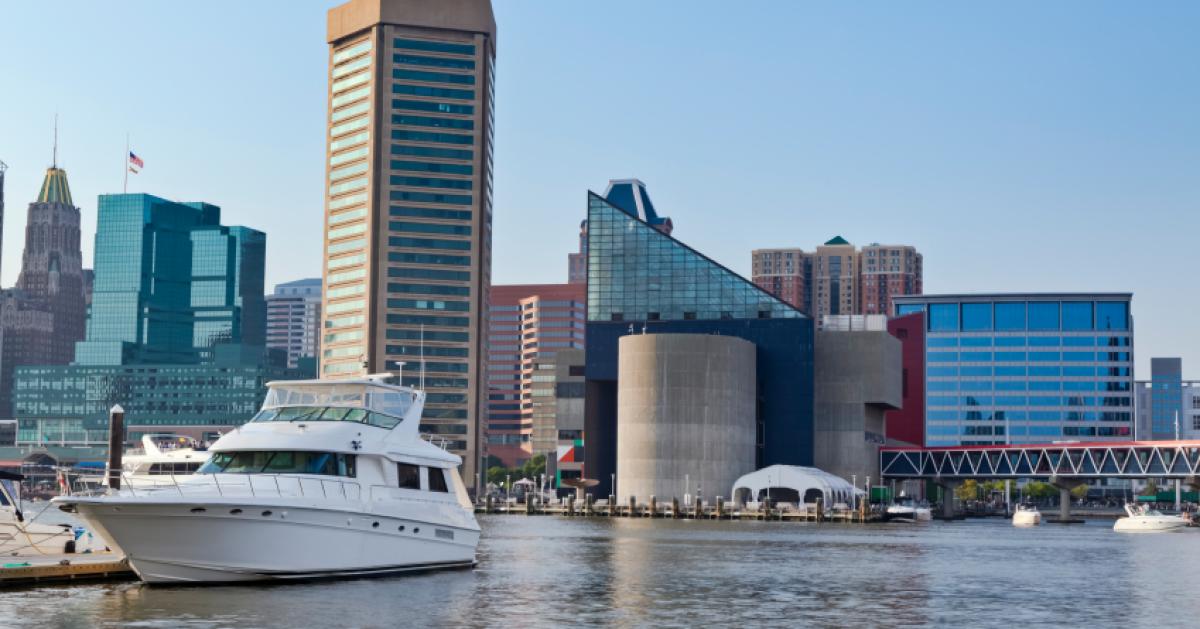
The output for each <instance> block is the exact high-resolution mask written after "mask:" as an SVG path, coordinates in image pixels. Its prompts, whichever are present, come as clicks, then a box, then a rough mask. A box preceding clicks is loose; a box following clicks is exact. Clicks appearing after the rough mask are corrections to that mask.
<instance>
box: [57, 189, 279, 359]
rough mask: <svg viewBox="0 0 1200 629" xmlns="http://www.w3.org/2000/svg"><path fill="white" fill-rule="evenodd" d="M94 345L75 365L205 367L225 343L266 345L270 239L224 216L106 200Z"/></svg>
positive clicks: (148, 199)
mask: <svg viewBox="0 0 1200 629" xmlns="http://www.w3.org/2000/svg"><path fill="white" fill-rule="evenodd" d="M97 217H98V218H97V228H96V253H95V258H96V259H95V273H96V278H95V284H94V286H93V289H92V306H91V310H90V312H89V313H88V325H87V337H86V340H84V341H81V342H80V343H78V344H77V345H76V348H75V364H81V365H123V364H138V363H184V364H187V363H196V362H200V361H202V360H205V359H206V358H208V357H209V356H210V354H211V352H212V348H213V347H214V346H215V345H218V344H222V343H245V344H247V345H263V344H264V343H265V329H266V301H265V298H264V296H263V281H264V279H263V278H264V268H265V264H266V234H264V233H263V232H260V231H258V230H254V229H250V228H247V227H227V226H224V225H221V224H220V219H221V209H220V208H219V207H217V206H215V205H211V204H208V203H199V202H197V203H176V202H173V201H167V200H165V199H161V198H158V197H155V196H153V195H149V194H108V195H101V196H100V202H99V208H98V212H97Z"/></svg>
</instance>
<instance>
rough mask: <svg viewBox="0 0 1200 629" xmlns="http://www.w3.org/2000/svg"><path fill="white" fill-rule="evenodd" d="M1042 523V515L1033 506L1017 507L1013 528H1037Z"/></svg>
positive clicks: (1013, 518)
mask: <svg viewBox="0 0 1200 629" xmlns="http://www.w3.org/2000/svg"><path fill="white" fill-rule="evenodd" d="M1041 523H1042V513H1041V512H1040V511H1038V508H1037V507H1035V506H1034V505H1031V504H1024V505H1017V510H1016V512H1014V513H1013V517H1012V525H1013V526H1037V525H1039V524H1041Z"/></svg>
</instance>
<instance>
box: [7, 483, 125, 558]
mask: <svg viewBox="0 0 1200 629" xmlns="http://www.w3.org/2000/svg"><path fill="white" fill-rule="evenodd" d="M21 480H22V476H21V475H20V474H14V473H11V472H3V471H0V556H10V555H13V554H18V555H35V554H58V553H74V552H85V551H90V550H98V549H99V548H102V547H103V543H100V542H98V541H97V540H96V539H95V538H94V536H93V535H91V534H90V533H89V532H88V531H86V530H85V529H83V528H82V527H79V526H75V525H74V524H72V523H69V522H62V523H57V524H50V523H44V522H37V521H36V520H35V519H34V518H35V517H37V516H40V515H41V513H38V514H35V515H30V514H28V513H26V512H25V510H24V509H23V508H22V502H21ZM56 513H57V512H56ZM93 546H96V547H97V548H93Z"/></svg>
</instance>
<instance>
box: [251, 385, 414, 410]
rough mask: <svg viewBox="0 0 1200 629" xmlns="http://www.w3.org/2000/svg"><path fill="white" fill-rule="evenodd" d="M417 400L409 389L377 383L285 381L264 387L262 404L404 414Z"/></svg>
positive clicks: (276, 406) (265, 406)
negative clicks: (336, 407) (333, 407)
mask: <svg viewBox="0 0 1200 629" xmlns="http://www.w3.org/2000/svg"><path fill="white" fill-rule="evenodd" d="M415 400H416V394H415V393H413V392H412V391H411V390H404V389H396V388H393V387H388V386H381V385H376V384H362V383H348V384H335V385H331V384H320V385H313V384H287V383H274V384H273V385H272V386H271V389H270V390H269V391H267V399H266V400H265V401H264V402H263V408H282V407H290V406H310V407H311V406H315V407H325V406H339V407H357V408H362V409H366V410H369V411H376V412H381V413H386V414H388V415H392V416H395V417H404V415H405V414H406V413H408V409H409V408H411V407H412V405H413V402H414V401H415Z"/></svg>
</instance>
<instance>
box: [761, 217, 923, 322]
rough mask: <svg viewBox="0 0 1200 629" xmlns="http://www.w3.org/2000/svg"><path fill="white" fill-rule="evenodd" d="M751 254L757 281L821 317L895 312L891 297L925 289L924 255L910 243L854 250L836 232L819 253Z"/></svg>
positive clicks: (764, 251) (780, 251) (769, 251)
mask: <svg viewBox="0 0 1200 629" xmlns="http://www.w3.org/2000/svg"><path fill="white" fill-rule="evenodd" d="M751 255H752V259H753V273H754V275H753V277H754V283H755V284H757V285H758V286H759V288H762V289H763V290H765V291H767V292H769V293H771V294H772V295H774V296H776V297H778V298H780V299H782V300H784V301H786V302H788V303H789V304H792V305H793V306H795V307H796V308H797V309H798V310H800V312H803V313H804V314H806V315H809V316H811V317H813V318H814V319H816V320H817V321H818V322H820V321H823V320H824V318H825V317H826V316H827V315H862V314H883V315H889V316H891V315H892V314H894V312H893V298H895V297H898V296H901V295H920V294H921V293H922V291H923V290H924V286H923V285H922V277H923V274H924V269H923V267H922V258H921V254H920V253H918V252H917V249H916V247H912V246H910V245H881V244H879V243H872V244H870V245H866V246H864V247H863V248H862V249H861V250H857V251H856V250H855V249H854V245H852V244H850V243H849V242H847V241H846V239H845V238H842V237H841V236H836V237H834V238H833V239H832V240H830V241H828V242H826V243H825V244H824V245H821V246H819V247H817V250H816V252H815V253H809V252H805V251H803V250H801V249H797V248H786V249H755V250H754V251H753V252H752V254H751ZM818 325H820V323H818Z"/></svg>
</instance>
